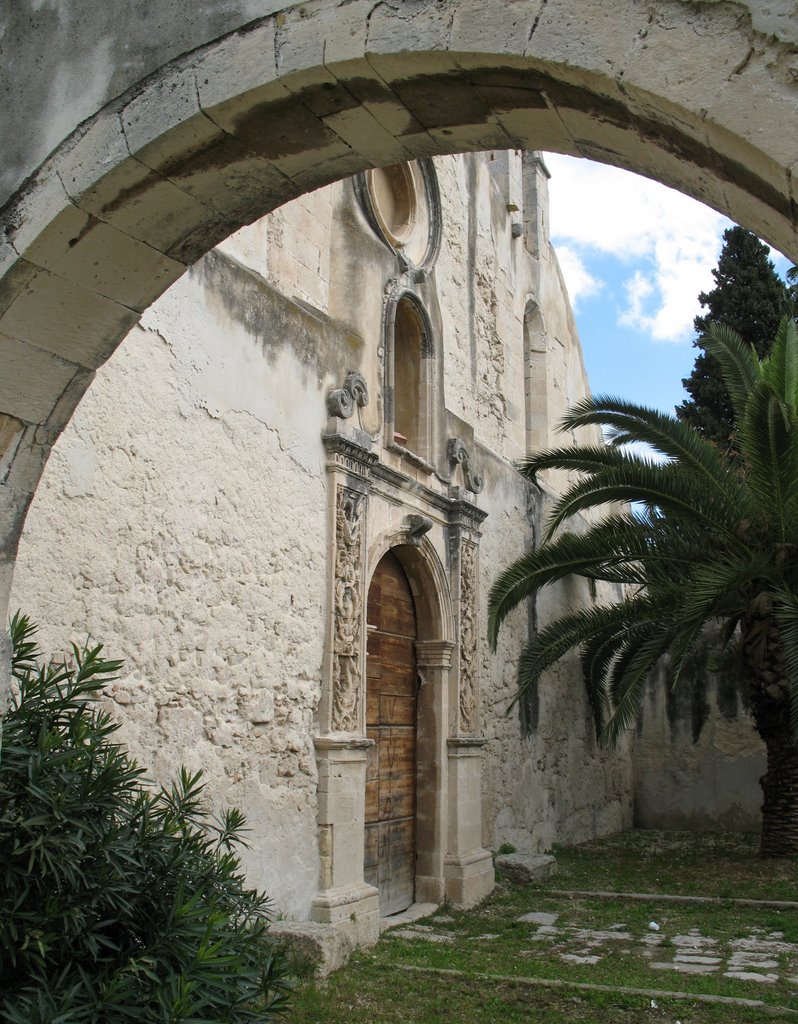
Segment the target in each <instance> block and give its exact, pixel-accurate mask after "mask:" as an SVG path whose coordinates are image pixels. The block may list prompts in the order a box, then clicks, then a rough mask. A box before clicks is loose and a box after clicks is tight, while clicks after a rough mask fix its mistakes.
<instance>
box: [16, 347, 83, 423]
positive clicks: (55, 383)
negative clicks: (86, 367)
mask: <svg viewBox="0 0 798 1024" xmlns="http://www.w3.org/2000/svg"><path fill="white" fill-rule="evenodd" d="M0 360H1V361H2V366H3V372H2V374H0V409H2V410H3V412H4V413H6V414H8V415H11V416H14V417H16V418H17V419H19V420H22V421H24V422H25V423H43V422H44V421H45V420H46V419H47V417H48V416H49V414H50V411H51V409H52V407H53V405H54V403H55V402H56V401H57V399H58V396H59V395H60V394H61V392H62V391H63V390H64V388H65V387H66V386H67V384H68V383H69V381H70V380H71V379H72V377H74V375H75V373H76V372H77V370H78V367H77V366H75V365H74V364H73V363H68V362H65V361H64V360H63V359H59V358H58V357H57V356H54V355H53V354H52V353H50V352H43V351H42V350H41V349H36V348H31V347H30V346H29V345H24V344H23V343H22V342H20V341H17V340H15V339H14V338H9V337H5V336H3V335H2V334H0Z"/></svg>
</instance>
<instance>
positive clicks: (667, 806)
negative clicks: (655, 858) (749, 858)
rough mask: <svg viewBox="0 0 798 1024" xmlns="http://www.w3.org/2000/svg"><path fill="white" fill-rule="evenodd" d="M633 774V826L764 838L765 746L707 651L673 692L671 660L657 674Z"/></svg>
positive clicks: (641, 724)
mask: <svg viewBox="0 0 798 1024" xmlns="http://www.w3.org/2000/svg"><path fill="white" fill-rule="evenodd" d="M633 767H634V823H635V827H637V828H683V829H693V830H698V831H713V830H717V829H731V830H736V831H743V832H758V831H759V829H760V827H761V821H762V814H761V803H762V792H761V789H760V786H759V777H760V776H761V775H762V774H763V773H764V771H765V747H764V744H763V743H762V740H761V739H760V738H759V736H758V735H757V732H756V730H755V729H754V724H753V719H752V718H751V717H750V715H749V714H748V712H747V710H746V708H745V706H744V704H743V701H742V696H741V694H740V689H739V686H738V685H737V683H736V682H735V680H733V679H731V678H730V677H729V676H728V675H727V674H724V673H722V672H718V671H713V670H712V668H711V662H710V650H709V645H706V646H705V647H703V648H702V649H701V650H700V651H699V652H698V654H697V656H696V658H695V659H694V661H693V663H692V664H691V665H689V666H688V668H687V669H686V673H685V677H684V678H683V679H682V681H681V685H680V686H679V688H678V689H677V690H676V691H674V690H673V689H672V674H671V666H670V663H669V661H668V660H667V659H663V660H662V661H661V662H660V663H659V665H658V666H657V668H656V670H655V672H653V673H652V675H651V677H650V679H649V682H648V689H647V692H646V696H645V699H644V702H643V710H642V714H641V716H640V719H639V722H638V726H637V734H636V736H635V744H634V753H633Z"/></svg>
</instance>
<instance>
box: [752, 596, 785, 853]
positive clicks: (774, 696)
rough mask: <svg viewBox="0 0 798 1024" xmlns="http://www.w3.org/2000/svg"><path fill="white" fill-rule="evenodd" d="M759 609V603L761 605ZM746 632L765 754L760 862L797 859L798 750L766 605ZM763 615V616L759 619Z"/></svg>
mask: <svg viewBox="0 0 798 1024" xmlns="http://www.w3.org/2000/svg"><path fill="white" fill-rule="evenodd" d="M760 604H762V602H760ZM758 611H759V614H758V615H752V616H751V617H750V618H748V620H747V622H746V623H745V627H744V636H745V639H744V643H743V649H744V652H745V661H746V670H747V677H748V702H749V706H750V708H751V712H752V714H753V718H754V723H755V725H756V731H757V732H758V733H759V735H760V736H761V737H762V739H763V740H764V743H765V750H766V752H767V769H766V771H765V774H764V775H763V776H762V777H761V778H760V780H759V784H760V786H761V787H762V835H761V839H760V844H759V853H760V855H761V856H762V857H796V856H798V746H796V744H795V741H794V740H793V737H792V732H791V729H790V696H789V684H788V682H787V679H786V666H785V658H784V654H783V651H782V640H781V631H780V629H779V627H778V626H777V624H776V623H775V622H774V621H773V619H772V617H771V615H770V603H769V601H768V602H767V606H764V605H763V606H762V607H761V608H760V609H758ZM762 611H764V612H765V614H762Z"/></svg>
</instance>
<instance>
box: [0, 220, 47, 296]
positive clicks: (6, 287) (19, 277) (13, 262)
mask: <svg viewBox="0 0 798 1024" xmlns="http://www.w3.org/2000/svg"><path fill="white" fill-rule="evenodd" d="M38 273H39V268H38V267H36V266H34V264H33V263H28V261H27V260H22V259H20V258H19V256H18V255H17V252H16V250H15V249H14V247H13V246H12V245H10V244H9V243H8V242H7V241H6V240H5V239H3V238H1V237H0V313H3V311H4V310H6V309H8V307H9V306H10V305H11V303H12V302H13V301H14V299H16V297H17V296H18V295H19V293H20V292H21V291H22V290H23V289H24V288H25V286H26V285H27V284H28V283H29V282H30V281H31V280H32V279H33V278H34V277H35V276H36V275H37V274H38Z"/></svg>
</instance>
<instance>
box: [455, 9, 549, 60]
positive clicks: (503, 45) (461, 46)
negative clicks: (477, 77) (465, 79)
mask: <svg viewBox="0 0 798 1024" xmlns="http://www.w3.org/2000/svg"><path fill="white" fill-rule="evenodd" d="M543 6H544V4H543V0H534V2H533V3H524V4H509V5H508V4H505V5H504V6H503V7H499V6H497V5H496V4H495V3H494V2H492V0H462V2H460V3H458V4H457V6H456V9H455V12H454V19H453V21H452V27H451V32H450V35H449V49H450V50H451V51H452V53H457V52H458V51H463V52H465V53H470V54H480V53H501V54H513V53H518V54H523V53H524V50H525V49H526V46H527V43H528V41H529V36H530V33H531V31H532V27H533V25H534V24H535V20H536V19H537V18H538V17H539V15H540V11H541V9H542V8H543Z"/></svg>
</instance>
